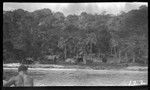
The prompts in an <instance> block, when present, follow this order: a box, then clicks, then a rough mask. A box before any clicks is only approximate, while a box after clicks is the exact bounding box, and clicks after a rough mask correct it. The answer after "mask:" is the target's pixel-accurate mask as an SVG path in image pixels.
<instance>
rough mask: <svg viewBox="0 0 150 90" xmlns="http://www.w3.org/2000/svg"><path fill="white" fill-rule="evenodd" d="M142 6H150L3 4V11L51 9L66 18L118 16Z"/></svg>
mask: <svg viewBox="0 0 150 90" xmlns="http://www.w3.org/2000/svg"><path fill="white" fill-rule="evenodd" d="M141 5H146V6H148V3H147V2H115V3H113V2H109V3H108V2H103V3H102V2H99V3H11V2H9V3H3V10H4V11H9V10H15V9H24V10H27V11H29V12H33V11H35V10H38V9H44V8H49V9H51V10H52V11H53V12H58V11H59V12H62V13H63V14H64V15H65V16H67V15H69V14H77V15H79V14H80V13H81V12H87V13H91V14H100V13H102V12H104V11H106V13H108V14H114V15H117V14H119V13H120V12H121V11H124V12H128V11H130V10H132V9H138V8H139V7H140V6H141Z"/></svg>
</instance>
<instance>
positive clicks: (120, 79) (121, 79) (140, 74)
mask: <svg viewBox="0 0 150 90" xmlns="http://www.w3.org/2000/svg"><path fill="white" fill-rule="evenodd" d="M4 71H5V72H6V74H7V76H8V77H9V78H10V77H12V76H14V75H17V69H16V68H4ZM29 74H30V75H31V76H32V77H33V79H34V86H132V85H147V83H148V71H127V70H90V69H48V68H45V69H43V68H36V69H34V68H30V69H29Z"/></svg>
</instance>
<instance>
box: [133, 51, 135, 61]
mask: <svg viewBox="0 0 150 90" xmlns="http://www.w3.org/2000/svg"><path fill="white" fill-rule="evenodd" d="M133 63H135V53H133Z"/></svg>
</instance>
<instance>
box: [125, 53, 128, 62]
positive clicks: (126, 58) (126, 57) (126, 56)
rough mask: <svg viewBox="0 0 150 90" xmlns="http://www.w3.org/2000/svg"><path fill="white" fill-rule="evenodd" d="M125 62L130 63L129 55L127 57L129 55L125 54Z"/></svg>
mask: <svg viewBox="0 0 150 90" xmlns="http://www.w3.org/2000/svg"><path fill="white" fill-rule="evenodd" d="M125 60H126V61H125V62H127V61H128V55H127V53H125Z"/></svg>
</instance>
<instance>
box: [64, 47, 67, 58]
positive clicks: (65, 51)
mask: <svg viewBox="0 0 150 90" xmlns="http://www.w3.org/2000/svg"><path fill="white" fill-rule="evenodd" d="M64 54H65V60H66V57H67V49H66V46H65V50H64Z"/></svg>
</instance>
